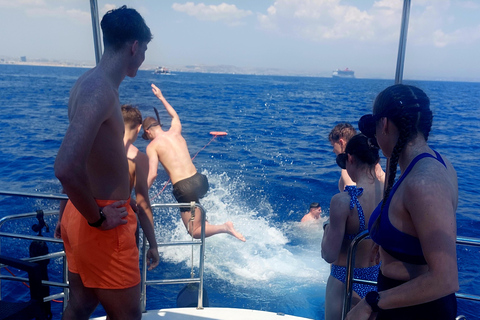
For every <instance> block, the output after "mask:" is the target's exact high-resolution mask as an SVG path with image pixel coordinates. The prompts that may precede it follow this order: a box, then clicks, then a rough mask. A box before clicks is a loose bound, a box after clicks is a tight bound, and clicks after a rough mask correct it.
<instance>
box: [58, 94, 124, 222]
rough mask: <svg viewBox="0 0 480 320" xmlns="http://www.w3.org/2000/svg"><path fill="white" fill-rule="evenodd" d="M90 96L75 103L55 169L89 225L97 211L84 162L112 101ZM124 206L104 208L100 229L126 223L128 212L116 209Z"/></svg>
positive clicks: (112, 99) (84, 96)
mask: <svg viewBox="0 0 480 320" xmlns="http://www.w3.org/2000/svg"><path fill="white" fill-rule="evenodd" d="M99 90H101V89H99ZM93 93H94V92H90V94H92V95H93ZM90 94H88V93H84V94H83V97H82V98H81V99H80V98H79V100H78V101H77V102H76V103H77V108H76V110H75V112H74V114H73V116H72V118H71V120H70V125H69V126H68V129H67V132H66V133H65V137H64V139H63V142H62V145H61V146H60V149H59V150H58V154H57V158H56V159H55V165H54V169H55V176H56V177H57V178H58V180H60V182H61V184H62V187H63V189H64V190H65V193H66V194H67V195H68V197H69V199H70V201H72V203H73V205H74V206H75V208H77V210H78V211H80V213H81V214H82V215H83V216H84V217H85V219H87V221H88V222H90V223H95V222H96V221H98V220H99V219H100V212H99V210H100V208H99V207H98V205H97V203H96V202H95V198H94V196H93V193H92V190H91V188H90V184H89V181H88V172H87V160H88V156H89V154H90V151H91V149H92V146H93V143H94V141H95V138H96V135H97V133H98V131H99V129H100V126H101V125H102V123H103V122H104V121H105V120H106V119H108V118H109V117H110V116H111V115H112V111H113V107H114V101H115V99H114V98H111V97H107V95H105V94H96V95H95V96H96V100H93V99H92V95H90ZM78 95H79V94H78ZM92 100H93V101H92ZM123 204H125V201H118V202H116V203H114V204H112V205H110V206H108V207H105V209H104V210H103V212H104V214H105V216H106V217H107V220H106V221H104V223H102V225H101V227H100V228H101V229H103V230H107V229H112V228H115V227H116V226H118V225H120V224H125V223H127V221H126V220H124V219H123V218H124V217H126V216H127V214H128V213H127V212H126V211H125V212H124V211H123V210H121V209H118V208H117V207H118V206H121V205H123Z"/></svg>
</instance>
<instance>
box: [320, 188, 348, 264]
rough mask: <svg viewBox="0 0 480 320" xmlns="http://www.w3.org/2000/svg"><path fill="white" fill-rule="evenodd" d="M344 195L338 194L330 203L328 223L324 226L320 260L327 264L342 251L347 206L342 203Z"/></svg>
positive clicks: (335, 258)
mask: <svg viewBox="0 0 480 320" xmlns="http://www.w3.org/2000/svg"><path fill="white" fill-rule="evenodd" d="M343 196H344V195H343V194H341V193H339V194H336V195H334V196H333V197H332V200H331V201H330V223H329V224H327V225H326V226H325V229H324V232H323V239H322V258H323V259H324V260H325V261H327V262H328V263H332V262H334V261H335V260H337V258H338V256H339V255H340V251H341V249H342V242H343V237H344V235H345V226H346V223H347V217H348V211H347V212H346V211H345V210H349V207H348V204H345V202H344V201H342V197H343Z"/></svg>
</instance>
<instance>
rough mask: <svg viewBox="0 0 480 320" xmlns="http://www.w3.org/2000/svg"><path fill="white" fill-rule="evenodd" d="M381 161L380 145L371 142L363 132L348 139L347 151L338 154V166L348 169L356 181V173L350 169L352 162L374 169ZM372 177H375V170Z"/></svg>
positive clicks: (358, 166)
mask: <svg viewBox="0 0 480 320" xmlns="http://www.w3.org/2000/svg"><path fill="white" fill-rule="evenodd" d="M379 161H380V156H379V154H378V147H376V146H374V145H372V144H370V143H369V142H368V138H367V137H366V136H365V135H363V134H361V133H360V134H357V135H355V136H353V137H352V138H351V139H350V140H349V141H348V143H347V145H346V147H345V152H343V153H340V154H339V155H338V156H337V164H338V166H339V167H340V168H342V169H347V172H348V175H349V176H350V177H351V178H352V179H353V180H354V181H355V180H356V179H355V174H353V172H352V171H351V170H349V169H350V165H351V164H353V163H354V164H355V166H356V167H357V168H366V169H372V170H374V169H375V166H376V165H377V163H378V162H379ZM347 164H348V165H347ZM371 172H372V171H371ZM372 179H375V174H374V172H373V173H372Z"/></svg>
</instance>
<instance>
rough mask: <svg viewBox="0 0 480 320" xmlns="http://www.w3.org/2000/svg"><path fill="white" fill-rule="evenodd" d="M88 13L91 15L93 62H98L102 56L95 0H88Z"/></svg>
mask: <svg viewBox="0 0 480 320" xmlns="http://www.w3.org/2000/svg"><path fill="white" fill-rule="evenodd" d="M90 15H91V16H92V31H93V43H94V45H95V62H96V64H98V63H99V62H100V58H101V57H102V42H101V38H100V22H99V19H98V4H97V0H90Z"/></svg>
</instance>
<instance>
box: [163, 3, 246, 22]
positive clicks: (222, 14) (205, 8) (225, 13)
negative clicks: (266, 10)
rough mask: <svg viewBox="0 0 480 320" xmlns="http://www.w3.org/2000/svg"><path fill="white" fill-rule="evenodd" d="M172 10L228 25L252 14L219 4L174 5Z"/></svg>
mask: <svg viewBox="0 0 480 320" xmlns="http://www.w3.org/2000/svg"><path fill="white" fill-rule="evenodd" d="M172 9H173V10H175V11H178V12H183V13H186V14H188V15H189V16H192V17H196V18H197V19H199V20H204V21H223V22H226V23H227V24H230V25H235V24H239V23H240V21H241V19H243V18H245V17H247V16H249V15H251V14H252V12H251V11H250V10H242V9H239V8H237V6H235V5H234V4H227V3H221V4H219V5H205V4H204V3H199V4H195V3H193V2H187V3H185V4H179V3H174V4H173V5H172Z"/></svg>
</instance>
